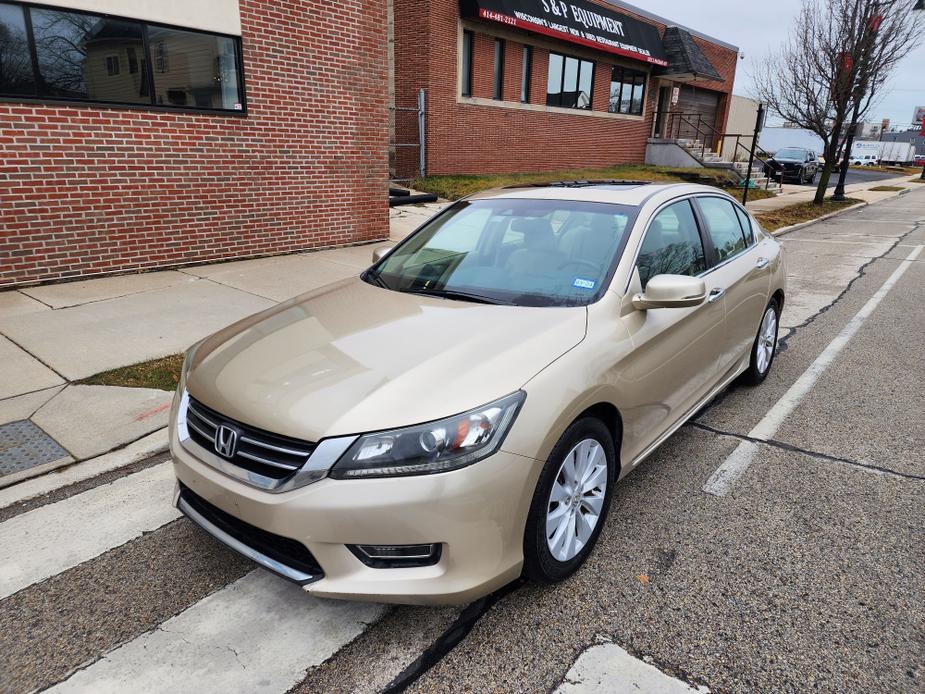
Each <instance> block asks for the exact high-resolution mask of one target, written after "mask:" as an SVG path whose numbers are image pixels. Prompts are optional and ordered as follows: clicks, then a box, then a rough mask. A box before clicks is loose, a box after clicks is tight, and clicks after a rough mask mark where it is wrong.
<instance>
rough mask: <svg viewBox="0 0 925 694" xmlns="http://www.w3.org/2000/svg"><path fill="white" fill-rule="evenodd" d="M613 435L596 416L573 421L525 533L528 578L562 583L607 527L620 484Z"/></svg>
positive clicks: (546, 470)
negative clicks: (614, 493)
mask: <svg viewBox="0 0 925 694" xmlns="http://www.w3.org/2000/svg"><path fill="white" fill-rule="evenodd" d="M616 477H617V475H616V454H615V451H614V442H613V437H612V436H611V435H610V432H609V431H608V430H607V427H606V426H604V424H603V423H602V422H601V421H600V420H599V419H596V418H594V417H582V418H581V419H578V420H576V421H575V422H573V423H572V424H571V425H570V426H569V428H568V429H566V430H565V433H564V434H562V436H561V437H560V438H559V441H558V442H557V443H556V445H555V447H554V448H553V449H552V453H550V455H549V459H548V460H547V461H546V464H545V465H544V466H543V470H542V472H541V473H540V479H539V482H537V485H536V490H535V491H534V493H533V501H532V503H531V504H530V515H529V516H528V518H527V527H526V530H525V532H524V570H523V573H524V576H526V577H527V578H528V579H531V580H533V581H536V582H538V583H555V582H557V581H561V580H563V579H564V578H566V577H567V576H569V575H570V574H572V573H573V572H575V571H576V570H577V569H578V567H580V566H581V565H582V564H583V563H584V562H585V560H586V559H587V558H588V555H590V554H591V550H592V549H593V548H594V545H595V543H596V542H597V538H598V536H599V535H600V533H601V528H603V527H604V521H605V520H606V518H607V511H608V510H609V508H610V496H611V490H612V488H613V485H614V483H615V482H616Z"/></svg>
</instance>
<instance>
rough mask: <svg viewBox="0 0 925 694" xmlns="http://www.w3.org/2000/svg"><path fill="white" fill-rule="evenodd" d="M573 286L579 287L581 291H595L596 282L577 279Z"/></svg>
mask: <svg viewBox="0 0 925 694" xmlns="http://www.w3.org/2000/svg"><path fill="white" fill-rule="evenodd" d="M572 286H573V287H578V288H579V289H594V281H593V280H586V279H582V278H581V277H576V278H575V281H574V282H572Z"/></svg>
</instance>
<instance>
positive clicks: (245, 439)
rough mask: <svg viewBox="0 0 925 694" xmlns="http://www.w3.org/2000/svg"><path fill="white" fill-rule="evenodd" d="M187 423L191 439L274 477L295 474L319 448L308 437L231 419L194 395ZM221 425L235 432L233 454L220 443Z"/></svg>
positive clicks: (228, 459)
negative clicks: (316, 448)
mask: <svg viewBox="0 0 925 694" xmlns="http://www.w3.org/2000/svg"><path fill="white" fill-rule="evenodd" d="M186 426H187V429H188V431H189V437H190V439H192V440H193V441H194V442H195V443H196V444H198V445H199V446H201V447H202V448H204V449H206V450H207V451H209V452H210V453H214V454H215V455H218V456H219V457H221V458H222V459H223V460H226V461H228V462H229V463H232V464H234V465H236V466H238V467H240V468H243V469H244V470H247V471H249V472H253V473H256V474H258V475H260V476H262V477H268V478H271V479H274V480H283V479H286V478H287V477H289V476H290V475H292V474H294V473H295V472H296V471H297V470H299V469H300V468H301V467H302V466H303V465H304V464H305V461H306V460H308V457H309V456H310V455H311V454H312V451H313V450H314V449H315V445H314V444H312V443H309V442H307V441H300V440H298V439H293V438H289V437H286V436H280V435H279V434H273V433H270V432H268V431H264V430H262V429H257V428H256V427H252V426H250V425H248V424H243V423H241V422H238V421H235V420H233V419H229V418H228V417H225V416H224V415H222V414H220V413H218V412H216V411H215V410H213V409H211V408H209V407H206V406H205V405H203V404H202V403H201V402H199V401H198V400H196V399H194V398H192V397H190V398H189V399H188V402H187V408H186ZM220 427H223V428H224V432H225V433H226V434H227V433H228V432H229V431H230V432H234V439H235V444H236V445H235V446H234V450H233V452H232V454H231V455H223V454H222V452H221V451H220V450H219V449H220V445H216V443H217V440H216V433H217V432H218V430H219V428H220Z"/></svg>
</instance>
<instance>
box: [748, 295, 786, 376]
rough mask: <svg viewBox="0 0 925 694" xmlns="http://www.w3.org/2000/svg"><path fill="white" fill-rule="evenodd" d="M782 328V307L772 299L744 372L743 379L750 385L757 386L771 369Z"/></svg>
mask: <svg viewBox="0 0 925 694" xmlns="http://www.w3.org/2000/svg"><path fill="white" fill-rule="evenodd" d="M779 329H780V307H779V306H778V305H777V300H776V299H771V301H770V302H768V305H767V307H766V308H765V309H764V313H762V314H761V323H759V325H758V334H757V335H756V336H755V341H754V342H753V343H752V354H751V359H750V360H749V362H748V369H746V370H745V373H743V374H742V380H743V381H744V382H745V383H747V384H748V385H752V386H757V385H758V384H759V383H761V382H762V381H763V380H764V379H765V378H767V377H768V373H769V372H770V371H771V365H772V364H773V363H774V355H775V354H777V334H778V332H779Z"/></svg>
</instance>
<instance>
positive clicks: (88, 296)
mask: <svg viewBox="0 0 925 694" xmlns="http://www.w3.org/2000/svg"><path fill="white" fill-rule="evenodd" d="M192 281H194V280H193V279H191V278H190V277H189V276H188V275H185V274H183V273H182V272H176V271H173V270H168V271H165V272H145V273H141V274H137V275H116V276H113V277H98V278H95V279H89V280H81V281H79V282H59V283H57V284H45V285H40V286H37V287H26V288H24V289H22V290H20V291H21V292H22V293H23V294H27V295H28V296H30V297H32V298H34V299H38V300H39V301H41V302H42V303H45V304H48V305H49V306H51V307H52V308H66V307H68V306H79V305H80V304H87V303H90V302H92V301H101V300H103V299H114V298H116V297H120V296H128V295H129V294H138V293H139V292H149V291H153V290H155V289H163V288H164V287H172V286H173V285H175V284H185V283H188V282H192Z"/></svg>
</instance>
